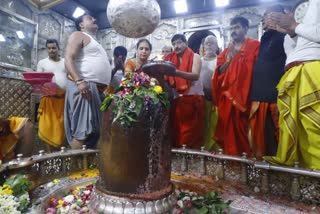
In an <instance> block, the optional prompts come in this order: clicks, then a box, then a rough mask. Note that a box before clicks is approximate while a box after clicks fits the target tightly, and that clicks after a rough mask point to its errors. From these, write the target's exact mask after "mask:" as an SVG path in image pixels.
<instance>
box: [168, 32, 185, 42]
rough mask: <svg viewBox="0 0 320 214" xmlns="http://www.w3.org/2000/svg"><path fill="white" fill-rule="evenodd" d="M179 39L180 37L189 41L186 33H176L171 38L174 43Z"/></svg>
mask: <svg viewBox="0 0 320 214" xmlns="http://www.w3.org/2000/svg"><path fill="white" fill-rule="evenodd" d="M178 39H180V40H181V41H183V42H185V43H187V39H186V37H185V35H183V34H175V35H174V36H173V37H172V39H171V43H173V42H174V41H176V40H178Z"/></svg>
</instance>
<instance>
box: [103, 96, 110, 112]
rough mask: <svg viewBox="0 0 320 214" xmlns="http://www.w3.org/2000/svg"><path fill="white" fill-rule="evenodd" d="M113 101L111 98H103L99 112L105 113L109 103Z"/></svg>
mask: <svg viewBox="0 0 320 214" xmlns="http://www.w3.org/2000/svg"><path fill="white" fill-rule="evenodd" d="M112 100H113V97H112V96H107V97H106V98H104V100H103V102H102V104H101V107H100V111H105V110H107V109H108V108H109V106H110V104H111V102H112Z"/></svg>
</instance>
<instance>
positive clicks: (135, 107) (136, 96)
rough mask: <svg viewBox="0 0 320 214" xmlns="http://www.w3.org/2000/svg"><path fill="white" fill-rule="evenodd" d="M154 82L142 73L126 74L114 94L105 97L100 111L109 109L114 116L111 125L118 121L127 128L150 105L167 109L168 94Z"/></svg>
mask: <svg viewBox="0 0 320 214" xmlns="http://www.w3.org/2000/svg"><path fill="white" fill-rule="evenodd" d="M156 82H157V81H156V80H155V79H154V78H151V77H150V76H148V75H147V74H145V73H144V72H133V73H132V72H128V73H126V74H125V76H124V77H123V78H122V80H121V82H120V85H119V87H117V88H116V89H115V92H114V93H113V94H108V95H107V96H106V97H105V99H104V101H103V102H102V105H101V108H100V110H101V111H105V110H107V109H108V108H109V109H111V110H112V112H113V113H114V115H115V116H114V119H113V123H114V122H116V121H118V122H119V123H120V124H121V125H122V126H124V127H129V126H130V125H131V124H132V123H133V122H136V121H137V120H138V117H139V115H140V114H141V112H142V111H143V110H144V109H145V110H148V108H149V107H150V106H151V105H157V104H159V103H160V104H161V105H162V106H164V107H165V108H168V107H169V100H168V94H167V93H166V92H164V91H163V89H162V87H161V86H159V85H157V84H156ZM112 102H113V104H112Z"/></svg>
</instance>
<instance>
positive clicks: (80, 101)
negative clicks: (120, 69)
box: [64, 14, 111, 149]
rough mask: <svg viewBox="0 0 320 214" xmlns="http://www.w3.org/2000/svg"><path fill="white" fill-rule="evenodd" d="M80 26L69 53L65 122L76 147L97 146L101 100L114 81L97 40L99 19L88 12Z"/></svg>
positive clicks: (74, 35)
mask: <svg viewBox="0 0 320 214" xmlns="http://www.w3.org/2000/svg"><path fill="white" fill-rule="evenodd" d="M76 27H77V30H78V31H76V32H73V33H72V34H71V35H70V37H69V40H68V44H67V47H66V54H65V65H66V69H67V72H68V77H69V80H68V81H67V91H66V105H65V123H64V125H65V130H66V136H67V140H68V142H69V144H70V146H71V148H72V149H80V148H81V147H82V145H86V146H87V147H95V146H96V144H97V141H98V139H99V135H100V124H101V121H102V112H101V111H100V106H101V100H102V99H103V97H102V96H103V92H104V91H105V89H106V88H107V86H108V85H109V84H110V80H111V66H110V63H109V61H108V56H107V53H106V51H105V50H104V49H103V47H102V46H101V45H100V44H99V43H98V42H97V39H96V33H97V30H98V25H97V24H96V19H94V18H93V17H92V16H90V15H87V14H85V15H83V16H81V17H79V18H78V19H77V20H76Z"/></svg>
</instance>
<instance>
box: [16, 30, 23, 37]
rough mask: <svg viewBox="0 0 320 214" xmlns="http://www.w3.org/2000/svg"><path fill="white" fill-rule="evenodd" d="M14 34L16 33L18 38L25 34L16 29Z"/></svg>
mask: <svg viewBox="0 0 320 214" xmlns="http://www.w3.org/2000/svg"><path fill="white" fill-rule="evenodd" d="M16 34H17V35H18V37H19V39H24V38H25V36H24V33H23V32H22V31H20V30H19V31H16Z"/></svg>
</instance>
